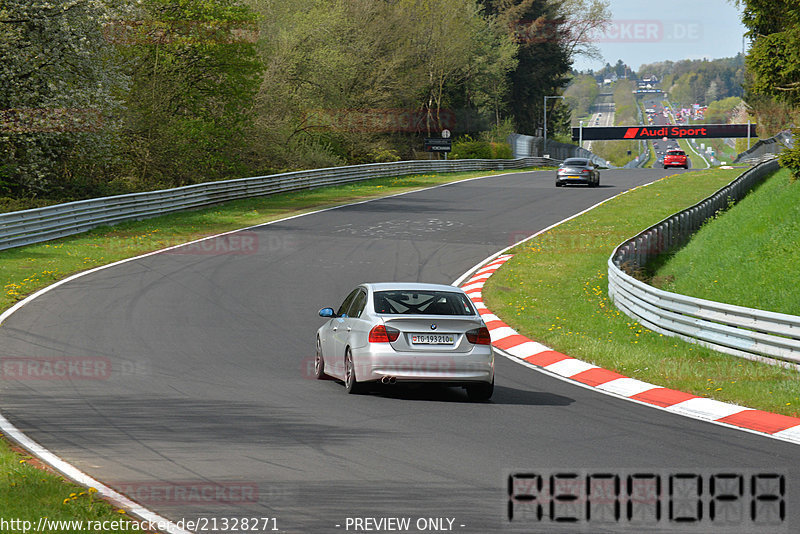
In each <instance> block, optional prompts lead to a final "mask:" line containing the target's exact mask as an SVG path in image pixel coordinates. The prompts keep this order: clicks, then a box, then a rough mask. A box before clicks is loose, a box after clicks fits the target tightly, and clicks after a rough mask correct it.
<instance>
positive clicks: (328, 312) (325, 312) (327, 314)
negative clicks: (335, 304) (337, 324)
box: [319, 308, 336, 317]
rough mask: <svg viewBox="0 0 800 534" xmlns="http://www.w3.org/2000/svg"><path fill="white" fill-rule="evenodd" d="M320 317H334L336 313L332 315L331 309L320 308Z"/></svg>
mask: <svg viewBox="0 0 800 534" xmlns="http://www.w3.org/2000/svg"><path fill="white" fill-rule="evenodd" d="M319 316H320V317H336V313H334V311H333V308H322V309H321V310H320V311H319Z"/></svg>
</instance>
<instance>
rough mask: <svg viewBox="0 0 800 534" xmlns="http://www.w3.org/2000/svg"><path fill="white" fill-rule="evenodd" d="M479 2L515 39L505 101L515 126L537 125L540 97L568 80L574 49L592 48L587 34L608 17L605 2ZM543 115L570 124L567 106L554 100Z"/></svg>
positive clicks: (560, 126)
mask: <svg viewBox="0 0 800 534" xmlns="http://www.w3.org/2000/svg"><path fill="white" fill-rule="evenodd" d="M484 5H485V6H486V10H487V12H488V13H489V14H491V15H494V16H496V17H497V19H498V20H499V21H500V22H501V23H502V24H503V25H504V26H505V27H507V28H508V31H509V33H510V34H511V35H512V36H513V37H514V39H515V40H516V42H517V43H518V45H519V52H518V54H517V58H518V63H517V66H516V68H514V69H513V70H512V71H510V72H509V83H510V85H511V91H510V95H509V98H510V100H509V106H508V107H509V110H510V111H511V114H512V115H513V117H514V123H515V126H516V129H517V131H518V132H524V133H534V132H535V131H536V130H537V129H538V128H541V126H542V120H543V118H544V117H543V112H544V110H543V97H544V96H552V95H557V94H559V93H560V92H561V91H563V89H564V87H565V86H566V85H567V84H568V83H569V80H570V70H571V66H572V60H573V58H574V57H575V55H577V54H582V53H587V54H593V53H594V51H595V49H594V48H593V47H592V46H591V43H589V42H588V38H587V36H588V34H589V32H590V30H591V29H593V28H596V27H598V26H600V25H602V24H603V23H604V22H605V21H606V20H607V18H608V16H609V15H608V12H607V9H606V3H605V2H601V1H598V0H591V1H589V0H587V1H568V2H567V1H555V0H485V1H484ZM587 6H589V8H588V9H587ZM587 13H588V14H590V15H591V17H587V16H586V15H587ZM547 117H548V122H550V123H551V124H548V129H552V131H566V130H567V128H568V127H569V122H570V112H569V109H568V108H567V107H566V106H558V105H556V106H554V109H553V110H552V111H550V110H548V113H547Z"/></svg>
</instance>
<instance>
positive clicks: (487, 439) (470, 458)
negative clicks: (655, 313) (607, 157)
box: [0, 169, 800, 533]
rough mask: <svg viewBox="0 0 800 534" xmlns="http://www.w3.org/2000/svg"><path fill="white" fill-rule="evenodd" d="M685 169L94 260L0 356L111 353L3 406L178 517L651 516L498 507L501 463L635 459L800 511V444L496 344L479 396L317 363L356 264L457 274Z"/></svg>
mask: <svg viewBox="0 0 800 534" xmlns="http://www.w3.org/2000/svg"><path fill="white" fill-rule="evenodd" d="M676 172H684V171H675V170H662V169H641V170H637V169H631V170H614V171H604V172H603V173H602V176H601V187H599V188H596V189H595V188H591V189H590V188H587V187H564V188H556V187H555V186H554V176H553V175H554V173H553V172H552V171H547V172H533V173H519V174H510V175H502V176H495V177H488V178H483V179H478V180H472V181H467V182H463V183H459V184H453V185H449V186H444V187H438V188H435V189H430V190H426V191H420V192H416V193H411V194H407V195H403V196H398V197H393V198H387V199H383V200H378V201H372V202H367V203H362V204H357V205H352V206H348V207H342V208H338V209H333V210H329V211H325V212H320V213H316V214H311V215H308V216H304V217H298V218H294V219H290V220H287V221H284V222H279V223H276V224H272V225H268V226H263V227H260V228H257V229H255V230H252V231H251V233H249V234H246V236H247V238H248V239H250V240H251V242H254V243H256V245H257V246H255V247H253V248H250V249H247V250H246V252H249V253H246V254H219V253H214V252H213V251H211V252H209V251H208V250H196V249H195V250H191V249H190V250H185V251H184V252H185V253H178V252H179V251H173V252H168V253H162V254H157V255H153V256H149V257H146V258H142V259H138V260H136V261H132V262H128V263H125V264H122V265H119V266H115V267H112V268H109V269H105V270H101V271H98V272H96V273H92V274H90V275H87V276H85V277H82V278H78V279H76V280H74V281H72V282H69V283H67V284H64V285H62V286H60V287H58V288H55V289H54V290H52V291H51V292H49V293H46V294H45V295H43V296H42V297H40V298H38V299H36V300H34V301H33V302H31V303H30V304H28V305H27V306H25V307H24V308H22V309H21V310H20V311H19V312H17V313H16V314H14V315H12V316H11V317H10V318H9V319H8V321H7V322H6V323H4V324H3V325H2V327H0V358H4V359H8V358H32V359H35V360H36V361H39V362H42V361H45V360H46V359H47V358H73V359H76V361H78V360H80V361H89V362H94V363H95V364H97V365H99V366H100V367H101V368H102V366H103V365H104V364H109V365H110V369H111V371H110V372H103V371H98V372H97V373H96V374H95V375H93V376H92V375H90V376H84V378H83V379H78V380H69V381H66V380H42V379H37V380H33V379H24V377H23V379H20V380H13V379H6V380H2V381H0V391H2V396H0V409H1V410H2V413H3V415H5V417H7V418H8V419H9V420H10V421H11V422H12V423H13V424H15V425H16V426H17V427H18V428H19V429H20V430H22V431H23V432H25V433H26V434H28V435H29V436H30V437H31V438H33V439H34V440H36V441H38V442H39V443H41V444H42V445H44V446H45V447H47V448H48V449H50V450H51V451H53V452H55V453H56V454H58V455H59V456H61V457H62V458H64V459H65V460H67V461H69V462H71V463H73V464H74V465H75V466H77V467H78V468H80V469H82V470H83V471H85V472H87V473H89V474H90V475H92V476H94V477H96V478H98V479H100V480H102V481H103V482H106V483H108V484H110V485H112V486H113V487H115V488H117V489H119V490H121V491H123V492H125V493H127V494H129V495H130V496H131V497H132V498H134V499H138V500H140V501H143V504H146V505H148V506H149V508H151V509H152V510H154V511H156V512H159V513H161V514H163V515H165V516H166V517H169V518H170V519H172V520H175V521H178V520H180V519H194V518H197V517H206V518H216V519H217V520H218V521H220V523H219V524H218V526H221V521H222V519H224V518H235V517H270V518H276V519H275V525H276V526H277V528H278V530H279V531H282V532H309V533H327V532H346V531H350V532H353V531H355V530H354V528H355V527H350V528H348V523H347V520H348V518H351V519H352V518H356V517H360V518H364V517H374V518H381V517H408V518H411V520H412V525H414V522H415V521H416V520H417V519H419V518H449V519H453V520H454V522H453V526H452V530H453V531H457V532H465V533H487V532H498V531H507V530H508V531H518V532H551V531H553V532H576V531H587V532H620V531H623V532H627V531H630V532H642V531H647V532H659V531H661V530H659V527H661V526H665V525H666V526H669V525H667V524H666V523H664V522H662V523H663V524H662V523H658V524H657V525H654V526H648V527H647V528H643V526H642V524H639V525H638V526H637V525H634V526H633V527H631V528H630V529H627V527H626V525H625V524H614V523H611V524H610V526H608V525H605V526H604V525H600V524H598V523H596V522H594V523H587V524H584V525H583V526H581V525H582V524H578V525H571V524H567V525H560V524H556V523H553V522H543V523H537V522H535V521H533V520H529V522H527V523H525V522H523V523H522V524H521V525H520V524H519V523H513V524H509V523H508V522H507V520H506V513H507V503H508V498H507V489H506V486H507V484H506V481H507V475H508V474H509V472H510V471H512V470H522V471H530V470H537V469H545V470H551V471H552V470H557V471H570V470H574V469H588V470H602V471H603V472H611V473H614V472H619V471H624V470H626V469H628V470H629V469H638V470H643V471H648V470H660V471H659V472H663V473H698V474H700V475H701V476H705V477H706V478H705V480H706V482H707V481H708V477H709V476H710V475H711V474H713V473H716V472H725V473H731V472H733V473H740V472H745V473H750V472H757V473H761V472H765V473H772V472H776V471H777V472H780V473H783V474H785V475H786V481H787V487H788V489H787V495H788V497H787V499H788V500H787V501H786V513H787V514H788V516H787V520H786V521H785V522H783V523H779V524H778V525H777V526H773V527H769V528H768V529H767V530H759V529H758V528H754V525H752V524H749V523H748V522H747V519H746V518H745V519H741V520H740V522H742V523H744V526H743V527H742V528H743V530H737V529H736V528H735V522H734V524H733V525H734V526H731V525H726V526H725V528H724V529H723V530H719V531H720V532H726V533H729V532H740V531H741V532H783V531H786V532H791V531H794V532H797V531H798V530H800V506H798V504H799V503H800V497H798V496H800V485H799V484H798V480H800V478H798V477H799V476H800V467H799V466H800V448H798V447H797V446H796V445H792V444H789V443H784V442H780V441H777V440H772V439H768V438H764V437H761V436H757V435H753V434H749V433H746V432H740V431H735V430H732V429H729V428H724V427H720V426H716V425H712V424H709V423H703V422H699V421H696V420H693V419H688V418H684V417H680V416H677V415H673V414H670V413H667V412H664V411H661V410H658V409H654V408H650V407H646V406H641V405H638V404H635V403H632V402H629V401H624V400H620V399H616V398H613V397H609V396H606V395H602V394H599V393H597V392H596V391H590V390H587V389H584V388H581V387H578V386H575V385H572V384H569V383H566V382H563V381H560V380H557V379H554V378H551V377H549V376H546V375H544V374H542V373H540V372H537V371H535V370H532V369H528V368H525V367H523V366H521V365H519V364H517V363H513V362H511V361H509V360H507V359H505V358H503V357H498V358H497V371H496V372H497V375H496V382H497V387H496V389H495V395H494V397H493V399H492V401H491V402H490V403H487V404H479V403H470V402H468V401H467V400H466V396H465V394H464V393H463V391H462V390H460V389H444V390H441V389H407V388H394V389H384V390H381V391H380V392H377V393H372V394H368V395H363V396H348V395H346V394H345V392H344V387H343V386H342V385H341V384H340V383H338V382H336V381H332V380H331V381H315V380H312V379H311V378H312V366H311V363H312V357H313V353H314V333H315V331H316V329H317V327H318V326H319V325H320V324H322V321H323V320H322V319H320V318H319V317H318V316H317V310H318V309H319V308H321V307H323V306H328V305H330V306H336V305H338V304H339V303H340V301H341V300H342V299H343V298H344V296H345V295H346V294H347V292H348V291H349V290H350V289H351V288H352V287H353V286H355V285H356V284H357V283H359V282H362V281H384V280H398V281H425V282H438V283H451V282H452V281H453V280H455V279H456V278H458V277H459V276H460V275H461V274H463V273H464V272H465V271H467V270H468V269H470V268H471V267H472V266H473V265H475V264H476V263H477V262H479V261H481V260H482V259H483V258H485V257H486V256H488V255H490V254H492V253H494V252H496V251H498V250H500V249H502V248H504V247H506V246H508V245H509V244H511V243H512V242H515V241H518V240H519V239H521V238H522V237H523V236H524V235H528V234H531V233H534V232H536V231H537V230H540V229H542V228H544V227H547V226H549V225H551V224H553V223H555V222H557V221H560V220H562V219H564V218H565V217H568V216H569V215H572V214H574V213H577V212H578V211H581V210H583V209H585V208H587V207H589V206H592V205H594V204H595V203H597V202H599V201H600V200H602V199H605V198H608V197H611V196H613V195H616V194H618V193H621V192H622V191H624V190H626V189H628V188H631V187H634V186H638V185H641V184H644V183H647V182H650V181H652V180H655V179H657V178H660V177H662V176H665V175H667V174H673V173H676ZM98 362H99V363H98ZM28 378H30V377H28ZM748 480H749V479H748ZM704 487H705V488H708V486H704ZM208 488H217V489H218V491H217V492H216V493H211V492H209V491H206V490H207V489H208ZM662 491H664V492H666V491H667V487H666V486H664V488H663V489H662ZM706 491H707V489H706ZM747 510H749V508H747ZM663 513H664V517H666V514H667V509H666V508H664V510H663ZM707 513H708V510H706V514H707ZM337 525H339V526H337ZM444 525H445V526H447V525H449V523H448V522H447V521H445V522H444ZM462 525H463V526H462ZM517 525H519V526H518V527H517ZM675 525H677V527H681V528H683V526H684V525H683V524H681V523H677V524H673V526H675ZM270 526H272V523H270ZM712 526H713V525H712ZM677 527H675V528H673V529H672V530H666V531H669V532H676V531H682V530H680V529H679V528H677ZM690 527H691V525H689V526H686V529H687V530H686V531H688V532H716V530H714V529H712V528H710V526H709V525H706V526H705V527H703V528H701V529H699V530H698V529H697V527H696V526H695V527H694V528H690ZM582 528H583V529H584V530H581V529H582ZM243 530H244V529H240V531H243ZM206 531H208V532H211V531H212V530H210V525H209V529H208V530H206ZM224 531H225V530H222V529H218V530H217V532H224ZM230 531H231V530H228V532H230ZM268 531H270V530H266V529H265V530H258V532H268ZM362 531H364V530H362ZM411 531H412V532H417V531H418V530H416V527H415V529H412V530H411ZM428 531H438V532H441V531H445V530H444V529H443V528H439V529H438V530H428Z"/></svg>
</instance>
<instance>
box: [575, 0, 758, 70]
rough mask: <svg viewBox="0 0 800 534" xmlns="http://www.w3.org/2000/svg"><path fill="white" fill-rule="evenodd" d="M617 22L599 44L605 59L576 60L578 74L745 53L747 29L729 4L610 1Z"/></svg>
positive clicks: (672, 0)
mask: <svg viewBox="0 0 800 534" xmlns="http://www.w3.org/2000/svg"><path fill="white" fill-rule="evenodd" d="M610 4H611V5H610V10H611V13H612V19H613V23H612V25H611V26H610V27H609V28H608V29H607V30H606V32H605V34H604V35H603V36H602V37H601V39H599V42H598V43H597V45H598V46H599V48H600V52H601V53H602V54H603V60H602V61H594V60H589V59H586V58H584V57H578V58H577V59H576V61H575V64H574V67H575V68H577V69H578V70H586V69H598V68H602V67H603V66H604V65H605V63H606V62H608V63H611V64H612V65H613V64H615V63H616V62H617V60H618V59H621V60H622V61H623V62H625V63H626V64H628V65H630V66H631V67H633V68H634V69H636V70H638V69H639V67H640V66H641V65H642V64H645V63H654V62H656V61H664V60H667V59H669V60H672V61H678V60H681V59H702V58H709V59H716V58H721V57H732V56H735V55H736V54H737V53H738V52H741V51H742V36H743V35H744V32H745V28H744V26H743V25H742V23H741V20H740V15H741V14H740V12H739V10H738V9H737V8H736V6H734V5H733V4H732V3H731V2H728V1H727V0H610Z"/></svg>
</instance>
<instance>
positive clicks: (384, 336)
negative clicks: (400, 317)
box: [369, 324, 400, 343]
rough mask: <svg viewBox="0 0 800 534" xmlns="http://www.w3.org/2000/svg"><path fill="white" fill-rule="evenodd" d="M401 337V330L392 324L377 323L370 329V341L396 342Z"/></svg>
mask: <svg viewBox="0 0 800 534" xmlns="http://www.w3.org/2000/svg"><path fill="white" fill-rule="evenodd" d="M398 337H400V330H398V329H397V328H392V327H391V326H383V325H382V324H379V325H375V326H373V327H372V330H370V331H369V342H370V343H394V342H395V341H397V338H398Z"/></svg>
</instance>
